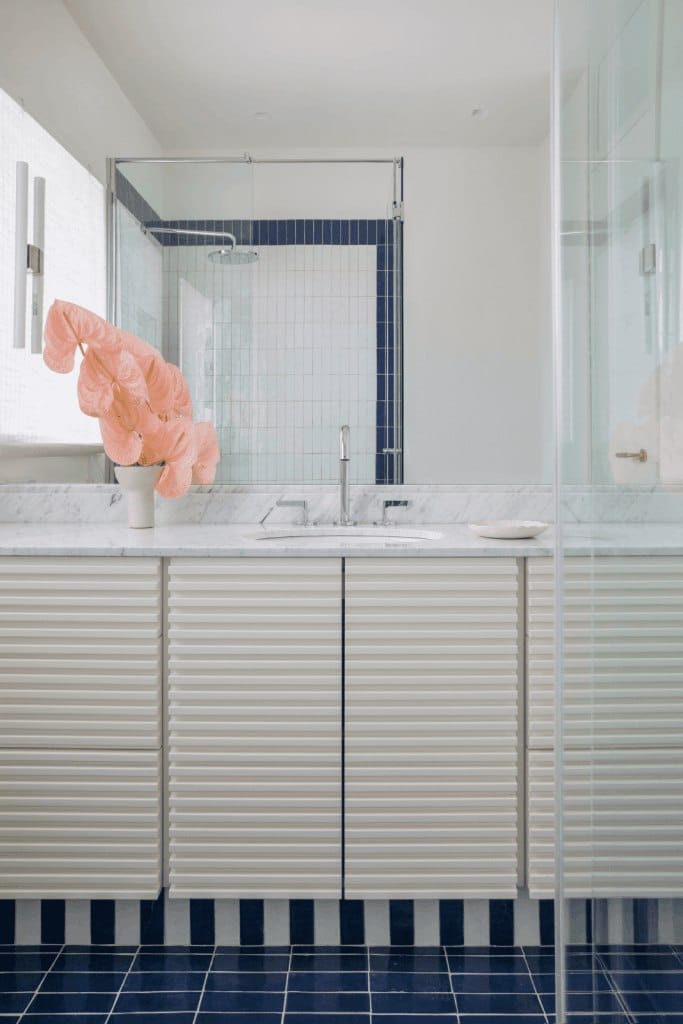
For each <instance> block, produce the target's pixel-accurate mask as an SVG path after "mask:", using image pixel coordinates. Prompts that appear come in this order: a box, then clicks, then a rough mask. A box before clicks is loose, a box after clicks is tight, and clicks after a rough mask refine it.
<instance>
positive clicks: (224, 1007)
mask: <svg viewBox="0 0 683 1024" xmlns="http://www.w3.org/2000/svg"><path fill="white" fill-rule="evenodd" d="M284 1002H285V996H284V992H205V993H204V995H203V997H202V1001H201V1003H200V1006H199V1009H200V1010H201V1012H202V1013H214V1012H218V1013H227V1012H231V1013H253V1012H260V1013H281V1012H282V1007H283V1006H284Z"/></svg>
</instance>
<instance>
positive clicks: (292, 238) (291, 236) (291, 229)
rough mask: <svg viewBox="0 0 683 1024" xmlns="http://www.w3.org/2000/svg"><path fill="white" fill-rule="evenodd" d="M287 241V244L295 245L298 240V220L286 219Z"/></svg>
mask: <svg viewBox="0 0 683 1024" xmlns="http://www.w3.org/2000/svg"><path fill="white" fill-rule="evenodd" d="M285 242H286V243H287V245H294V243H295V242H296V222H295V221H293V220H286V221H285Z"/></svg>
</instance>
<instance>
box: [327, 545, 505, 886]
mask: <svg viewBox="0 0 683 1024" xmlns="http://www.w3.org/2000/svg"><path fill="white" fill-rule="evenodd" d="M519 587H520V580H519V570H518V565H517V562H516V561H515V560H514V559H507V558H471V559H470V558H453V559H449V558H438V559H436V558H435V559H430V558H405V559H401V558H396V559H394V558H376V559H373V558H362V559H360V558H349V559H347V560H346V602H345V606H346V691H345V692H346V701H345V704H346V716H345V717H346V729H345V742H346V751H345V761H346V786H345V793H346V800H345V805H346V815H345V821H346V837H345V838H346V873H345V888H346V895H347V897H353V898H378V899H385V898H418V899H419V898H425V899H437V898H444V897H451V896H452V897H468V898H475V897H482V898H485V897H496V896H500V897H514V896H515V895H516V892H517V889H516V885H517V782H518V779H517V775H518V771H517V763H518V747H517V743H518V736H517V733H518V670H519V665H518V650H519V628H520V626H519Z"/></svg>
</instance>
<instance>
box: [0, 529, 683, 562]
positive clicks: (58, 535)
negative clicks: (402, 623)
mask: <svg viewBox="0 0 683 1024" xmlns="http://www.w3.org/2000/svg"><path fill="white" fill-rule="evenodd" d="M375 529H376V528H375ZM391 529H392V530H394V531H395V532H396V535H397V536H396V539H393V538H392V539H390V540H388V539H386V533H387V532H389V531H381V532H382V533H384V536H383V537H378V538H377V540H376V542H375V539H374V537H371V538H368V537H363V538H358V537H343V536H342V537H339V536H327V537H325V536H319V537H316V538H315V539H310V540H308V539H307V540H306V541H305V542H302V541H301V540H299V539H298V538H297V537H296V536H295V538H294V540H292V539H291V536H290V537H287V536H283V537H276V538H272V539H269V540H264V539H263V538H264V537H265V536H267V535H268V534H271V535H272V534H277V533H280V534H284V533H287V532H288V531H287V528H285V527H280V528H278V529H277V530H265V529H264V528H263V527H261V526H260V525H258V524H253V525H248V524H240V525H207V524H201V525H200V524H185V525H173V526H159V527H156V528H155V529H152V530H130V529H128V527H126V526H121V525H115V524H105V523H91V524H79V523H75V524H69V523H50V524H48V525H39V524H36V523H0V555H25V556H26V555H45V556H48V555H72V556H74V555H91V556H96V555H97V556H99V555H138V556H143V555H151V556H157V557H162V556H163V557H169V556H176V557H192V556H195V557H201V556H219V555H223V556H230V557H239V556H249V557H254V556H262V557H268V556H271V557H272V556H278V557H283V556H285V557H294V556H295V557H307V556H308V557H311V556H315V557H326V556H328V557H329V556H332V557H340V556H342V555H343V556H349V557H350V556H353V557H358V556H360V557H363V556H364V557H375V558H376V557H382V556H387V557H391V556H394V557H395V556H396V555H401V556H407V557H411V556H412V557H416V556H431V557H438V556H445V557H454V556H463V557H468V556H469V557H473V556H496V555H498V556H504V557H512V558H523V557H526V556H539V555H551V554H552V553H553V547H554V540H555V538H554V530H553V528H552V527H550V528H548V529H547V530H546V531H545V532H544V533H542V534H541V535H540V536H539V537H538V538H536V539H534V540H484V539H482V538H480V537H477V536H476V535H475V534H474V533H472V531H471V530H470V529H469V528H468V527H467V526H465V525H462V524H456V525H443V524H433V525H432V524H430V525H429V526H426V525H424V526H419V527H418V526H416V527H414V528H413V527H411V526H408V525H407V524H406V525H403V526H395V527H392V528H391ZM413 530H414V532H415V533H419V534H421V533H425V534H431V536H428V537H427V538H425V537H422V538H421V539H419V540H417V541H415V540H401V539H400V538H401V535H402V533H403V534H405V533H410V532H411V531H413ZM372 531H373V527H368V528H367V531H366V532H367V533H370V534H371V533H372ZM289 532H290V533H294V534H297V533H298V532H300V531H297V530H296V528H294V529H293V530H291V531H289ZM563 539H564V544H565V550H566V551H567V553H568V554H572V555H582V554H583V555H586V554H591V553H596V554H614V555H624V554H627V555H653V554H654V555H683V526H678V525H676V524H669V523H661V524H648V525H644V526H640V525H634V524H610V523H602V524H597V525H594V526H585V525H584V526H577V525H571V526H567V527H565V529H564V532H563Z"/></svg>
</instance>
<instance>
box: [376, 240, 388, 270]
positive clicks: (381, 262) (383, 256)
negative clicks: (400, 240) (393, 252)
mask: <svg viewBox="0 0 683 1024" xmlns="http://www.w3.org/2000/svg"><path fill="white" fill-rule="evenodd" d="M386 269H387V247H386V245H378V246H377V270H378V271H380V270H386Z"/></svg>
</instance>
